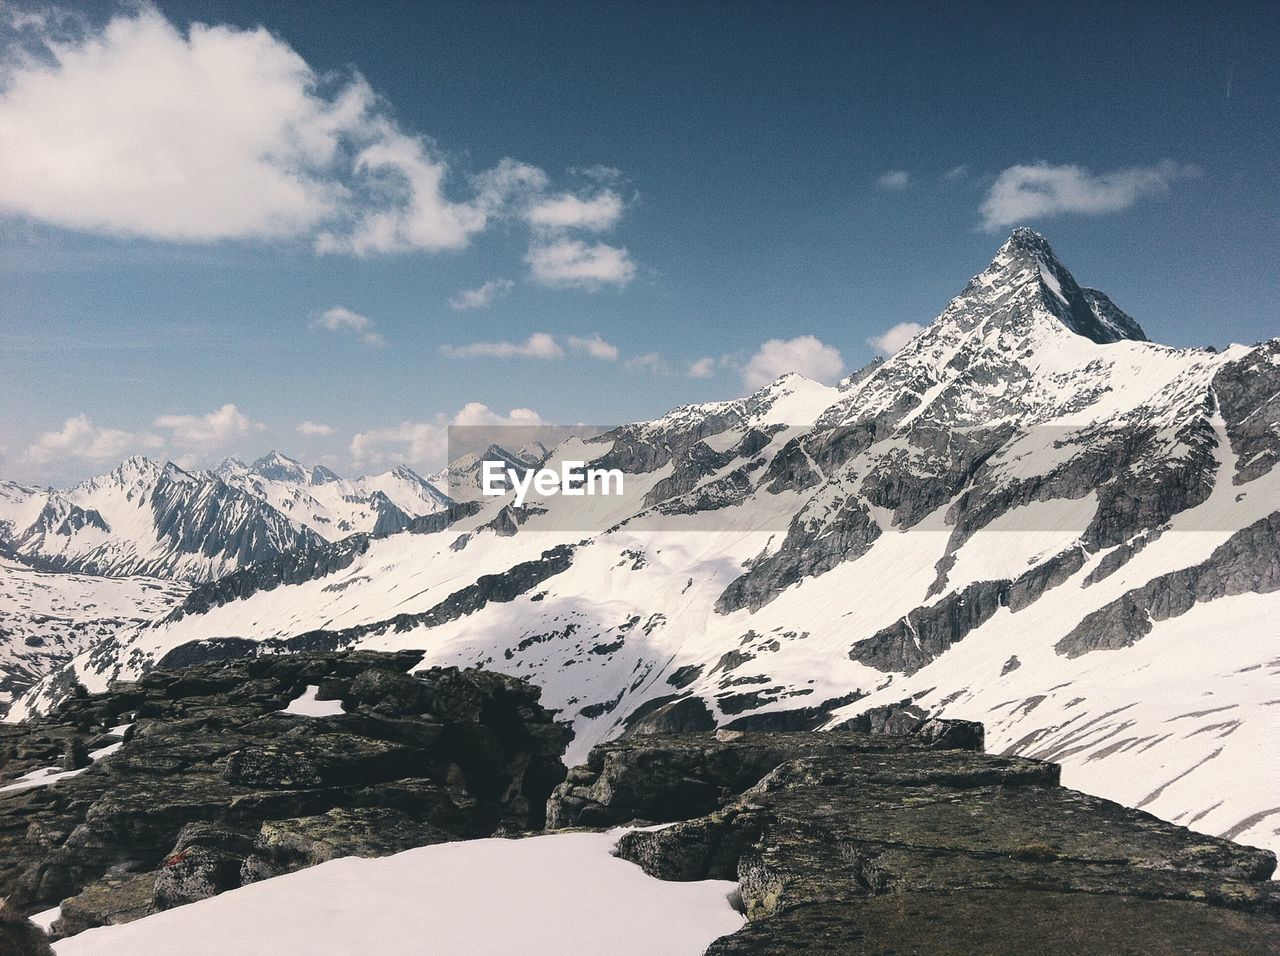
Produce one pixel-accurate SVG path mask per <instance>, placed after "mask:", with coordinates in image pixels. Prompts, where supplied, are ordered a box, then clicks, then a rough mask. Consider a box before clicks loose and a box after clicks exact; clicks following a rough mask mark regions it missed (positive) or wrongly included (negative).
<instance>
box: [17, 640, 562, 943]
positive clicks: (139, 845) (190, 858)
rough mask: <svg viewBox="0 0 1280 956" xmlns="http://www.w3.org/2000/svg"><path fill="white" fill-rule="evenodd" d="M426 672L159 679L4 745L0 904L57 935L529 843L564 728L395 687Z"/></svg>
mask: <svg viewBox="0 0 1280 956" xmlns="http://www.w3.org/2000/svg"><path fill="white" fill-rule="evenodd" d="M421 656H422V655H421V652H419V651H404V652H400V653H397V654H380V653H375V652H370V651H360V652H351V653H319V654H305V653H303V654H289V655H279V656H254V657H250V658H244V659H241V660H235V661H221V662H215V663H208V664H200V665H194V666H188V667H185V668H183V669H181V670H163V669H161V670H155V671H151V672H150V673H148V674H147V675H146V676H145V677H143V678H142V679H141V680H140V681H138V682H136V683H132V684H117V685H114V686H113V687H112V688H111V690H109V691H108V692H107V693H103V694H96V695H92V696H89V695H84V694H83V693H82V694H81V696H76V697H73V698H72V699H70V700H68V701H67V702H66V703H65V704H64V705H63V706H62V707H61V708H59V709H58V710H57V711H56V712H55V713H54V714H52V715H51V716H49V717H47V718H45V719H43V720H42V721H40V722H38V723H36V724H34V725H27V726H9V727H3V728H0V885H2V886H4V887H6V888H7V889H8V891H9V893H10V902H11V903H13V904H14V905H16V906H19V907H21V908H22V909H24V910H25V911H28V912H30V911H34V910H38V909H45V908H48V907H50V906H54V905H58V904H61V905H62V907H63V910H62V913H63V916H62V920H61V922H60V923H59V924H55V933H64V934H69V933H73V932H79V931H81V930H84V929H88V928H90V927H92V926H97V925H102V924H107V923H116V922H127V921H128V920H131V919H136V918H138V917H140V916H144V915H146V914H147V913H149V912H155V911H158V910H162V909H167V908H170V907H172V906H177V905H179V904H182V903H187V902H192V901H194V900H198V899H203V898H205V897H208V896H212V895H214V894H216V893H220V892H223V891H224V890H228V889H232V888H234V887H237V886H240V885H242V884H244V883H248V882H253V881H255V880H259V879H264V878H266V877H270V876H276V875H279V874H282V873H288V872H290V871H293V870H297V869H300V868H302V867H306V866H311V865H314V864H316V863H321V862H324V861H325V860H329V859H333V858H335V857H338V856H352V855H354V856H379V855H384V854H388V853H395V852H398V851H400V850H404V849H408V848H410V847H414V846H422V845H425V844H429V843H438V842H442V841H445V840H454V839H463V838H472V837H481V836H488V835H491V834H493V833H494V832H495V831H498V830H502V829H510V830H517V831H523V830H528V829H537V828H540V827H541V826H542V824H543V814H544V808H545V806H546V800H547V797H548V795H549V794H550V793H551V790H552V788H553V787H554V786H555V785H556V784H558V783H559V782H560V781H561V780H562V779H563V777H564V773H565V770H564V766H563V764H562V763H561V759H560V757H561V754H562V753H563V752H564V748H565V746H566V744H567V743H568V740H569V738H570V736H571V732H570V731H569V730H568V728H567V726H565V725H563V724H558V723H556V722H554V720H553V719H552V715H551V713H550V712H548V711H547V710H545V709H544V708H542V707H541V706H539V705H538V703H537V701H538V695H539V691H538V690H537V688H535V687H532V686H530V685H529V684H527V683H525V682H523V681H520V680H516V679H514V678H510V677H506V676H504V675H501V674H495V673H491V672H482V671H475V670H459V669H457V668H433V669H431V670H427V671H421V672H418V673H416V674H413V675H409V674H408V673H406V671H408V670H409V669H410V668H411V667H413V666H414V664H416V663H417V662H418V661H419V660H420V659H421ZM293 701H298V704H296V705H294V709H295V710H299V711H302V712H300V713H291V712H286V708H288V707H289V706H290V704H291V702H293ZM326 705H327V706H326ZM307 712H310V713H328V714H329V715H328V716H307V715H306V713H307ZM86 750H87V751H88V759H89V760H92V763H91V764H90V765H88V766H87V768H85V769H81V770H80V772H78V773H76V774H75V775H74V776H63V777H62V778H60V779H58V780H57V782H56V783H54V784H53V785H51V786H32V787H28V788H25V789H23V788H22V784H23V783H24V782H30V780H31V778H30V777H26V775H28V774H30V773H31V772H32V771H40V770H42V769H44V768H52V770H54V771H56V770H61V769H62V768H63V767H65V768H66V769H68V770H71V769H79V768H78V766H77V765H80V764H82V763H83V760H82V759H81V758H82V757H83V755H84V753H85V751H86ZM64 760H69V762H67V763H64ZM24 777H26V781H24V780H23V778H24ZM6 788H7V789H6Z"/></svg>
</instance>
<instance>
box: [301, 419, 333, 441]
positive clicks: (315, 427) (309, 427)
mask: <svg viewBox="0 0 1280 956" xmlns="http://www.w3.org/2000/svg"><path fill="white" fill-rule="evenodd" d="M294 430H295V431H296V432H297V433H298V434H299V435H313V436H320V437H323V436H326V435H332V434H333V426H332V425H325V424H322V423H320V422H303V423H302V424H300V425H299V426H298V427H297V428H296V429H294Z"/></svg>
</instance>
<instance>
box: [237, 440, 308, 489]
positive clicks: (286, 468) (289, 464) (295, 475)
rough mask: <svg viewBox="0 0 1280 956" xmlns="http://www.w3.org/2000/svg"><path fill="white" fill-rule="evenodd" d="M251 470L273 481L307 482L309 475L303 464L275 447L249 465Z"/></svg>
mask: <svg viewBox="0 0 1280 956" xmlns="http://www.w3.org/2000/svg"><path fill="white" fill-rule="evenodd" d="M249 471H251V472H252V473H253V474H255V475H258V476H259V477H262V478H267V479H270V480H272V481H297V482H302V483H304V484H305V483H306V481H307V479H308V477H309V475H308V473H307V469H305V468H303V467H302V465H301V464H299V463H298V462H296V461H294V460H293V459H292V458H288V457H286V456H284V455H282V454H280V452H278V451H276V450H275V449H274V448H273V449H272V450H271V451H269V452H267V453H266V454H265V455H263V456H262V457H261V458H259V459H258V460H257V461H255V462H254V463H253V464H252V465H250V466H249Z"/></svg>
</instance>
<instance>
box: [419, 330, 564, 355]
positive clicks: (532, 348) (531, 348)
mask: <svg viewBox="0 0 1280 956" xmlns="http://www.w3.org/2000/svg"><path fill="white" fill-rule="evenodd" d="M440 353H441V354H442V355H446V356H448V357H449V358H480V357H489V358H533V359H558V358H563V357H564V349H563V348H562V347H561V345H560V343H559V342H557V341H556V340H555V339H554V338H553V337H552V336H550V335H548V334H547V333H546V332H534V333H533V334H532V335H530V336H529V338H528V339H526V340H525V341H524V342H472V343H471V344H470V345H442V346H440Z"/></svg>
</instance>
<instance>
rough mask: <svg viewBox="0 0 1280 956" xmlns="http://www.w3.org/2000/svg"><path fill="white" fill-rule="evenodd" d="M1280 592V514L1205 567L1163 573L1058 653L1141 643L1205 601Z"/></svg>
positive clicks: (1226, 545)
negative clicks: (1156, 629)
mask: <svg viewBox="0 0 1280 956" xmlns="http://www.w3.org/2000/svg"><path fill="white" fill-rule="evenodd" d="M1277 588H1280V511H1277V512H1273V513H1272V514H1270V515H1268V516H1267V517H1266V518H1261V519H1259V520H1258V521H1255V522H1254V523H1253V524H1251V525H1249V526H1248V527H1247V528H1242V529H1241V530H1239V531H1237V532H1236V533H1235V534H1233V535H1232V536H1231V537H1230V538H1228V539H1227V540H1226V541H1225V542H1223V543H1222V544H1221V545H1220V546H1219V547H1217V548H1216V549H1215V550H1214V552H1213V554H1211V555H1209V557H1208V558H1207V559H1206V560H1205V561H1202V562H1201V563H1200V564H1197V565H1193V566H1192V567H1189V568H1183V569H1182V570H1180V571H1172V572H1170V573H1168V574H1162V575H1160V576H1159V577H1157V578H1154V579H1152V580H1151V581H1148V582H1147V583H1146V584H1144V585H1143V586H1142V587H1140V588H1134V589H1133V590H1131V591H1127V592H1126V593H1124V594H1123V595H1121V596H1120V597H1118V598H1117V599H1116V600H1114V601H1112V602H1111V603H1110V604H1107V605H1106V606H1104V607H1101V608H1099V609H1098V610H1096V611H1094V612H1093V613H1091V614H1089V615H1087V616H1086V617H1085V618H1084V619H1083V620H1081V621H1080V623H1079V624H1077V625H1076V626H1075V627H1074V628H1073V629H1072V630H1071V633H1069V634H1068V635H1067V636H1066V637H1064V638H1062V640H1060V641H1058V643H1057V644H1055V645H1054V650H1056V651H1057V652H1058V653H1059V654H1065V655H1066V656H1067V657H1080V656H1081V655H1083V654H1087V653H1089V652H1090V651H1096V650H1115V649H1117V648H1121V647H1128V646H1130V645H1131V644H1134V643H1136V642H1137V641H1138V640H1140V639H1141V638H1143V637H1145V636H1146V635H1147V634H1149V633H1151V629H1152V627H1153V626H1154V625H1155V622H1157V621H1163V620H1166V619H1168V618H1171V617H1177V616H1178V615H1180V614H1185V613H1187V611H1189V610H1191V608H1192V606H1194V605H1195V604H1197V603H1199V602H1203V601H1213V600H1217V599H1218V598H1223V597H1227V596H1229V595H1232V594H1246V593H1255V594H1266V593H1269V592H1271V591H1274V590H1276V589H1277Z"/></svg>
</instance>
